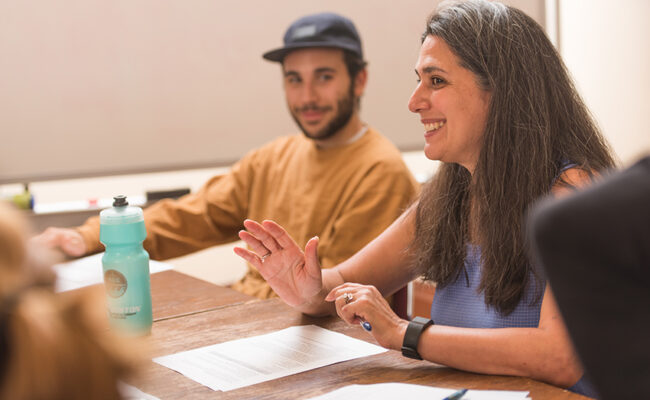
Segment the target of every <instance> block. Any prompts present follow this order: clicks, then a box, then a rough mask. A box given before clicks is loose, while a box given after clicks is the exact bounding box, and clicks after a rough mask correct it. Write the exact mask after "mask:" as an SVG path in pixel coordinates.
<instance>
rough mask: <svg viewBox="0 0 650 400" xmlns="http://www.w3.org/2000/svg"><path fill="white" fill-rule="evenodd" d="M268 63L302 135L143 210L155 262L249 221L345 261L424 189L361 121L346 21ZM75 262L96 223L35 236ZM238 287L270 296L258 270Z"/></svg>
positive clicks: (355, 47) (308, 21) (354, 51)
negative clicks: (278, 73)
mask: <svg viewBox="0 0 650 400" xmlns="http://www.w3.org/2000/svg"><path fill="white" fill-rule="evenodd" d="M264 58H265V59H267V60H270V61H274V62H279V63H281V65H282V72H283V79H284V90H285V95H286V99H287V105H288V107H289V111H290V113H291V115H292V116H293V118H294V120H295V121H296V123H297V124H298V126H299V127H300V129H301V130H302V133H303V135H294V136H290V137H282V138H279V139H277V140H275V141H273V142H271V143H268V144H266V145H265V146H263V147H261V148H259V149H257V150H253V151H252V152H250V153H248V154H247V155H246V156H245V157H244V158H243V159H241V160H240V161H239V162H238V163H236V164H235V165H234V166H233V167H232V169H231V171H230V172H229V173H227V174H225V175H221V176H216V177H214V178H212V179H210V180H209V181H208V182H207V183H206V184H205V185H204V186H203V187H202V188H201V189H200V190H199V191H198V192H197V193H192V194H189V195H187V196H184V197H182V198H180V199H179V200H177V201H172V200H162V201H160V202H158V203H156V204H154V205H152V206H151V207H149V208H148V209H146V210H145V224H146V226H147V233H148V235H147V239H146V240H145V242H144V246H145V248H146V249H147V251H148V252H149V254H150V255H151V257H152V258H153V259H167V258H173V257H178V256H181V255H184V254H187V253H190V252H193V251H197V250H200V249H204V248H207V247H210V246H214V245H218V244H223V243H227V242H232V241H236V240H238V236H237V235H238V232H239V231H240V230H241V229H243V221H244V220H245V219H247V218H249V219H253V220H263V219H273V220H275V221H277V222H278V223H280V224H281V225H283V226H284V227H285V228H286V229H287V230H288V231H289V232H290V233H291V235H292V236H293V237H294V238H296V241H297V242H298V244H299V245H300V246H303V247H304V245H305V244H306V243H307V241H308V240H309V239H310V238H312V237H313V236H319V237H320V247H319V255H320V256H319V257H320V261H321V264H322V265H323V267H324V268H327V267H331V266H334V265H336V264H337V263H339V262H341V261H343V260H345V259H346V258H348V257H350V256H351V255H352V254H354V253H355V252H356V251H357V250H359V249H360V248H361V247H363V246H364V245H365V244H366V243H368V242H369V241H370V240H372V239H373V238H374V237H375V236H377V235H378V234H379V233H380V232H382V231H383V230H384V229H385V228H386V227H387V226H388V225H389V224H390V223H391V222H392V221H393V220H394V219H395V218H396V217H397V216H398V215H399V214H400V213H401V212H402V211H403V210H404V209H405V208H406V207H407V206H408V204H409V203H410V202H411V201H412V200H413V198H414V196H415V194H416V192H417V183H416V182H415V180H414V179H413V177H412V176H411V174H410V172H409V171H408V169H407V167H406V166H405V164H404V163H403V161H402V158H401V155H400V153H399V151H398V150H397V149H396V148H395V147H394V146H393V145H392V144H391V143H390V142H389V141H388V140H387V139H385V138H384V137H383V136H381V135H380V134H379V133H377V132H376V131H375V130H373V129H372V128H369V127H368V126H366V125H365V124H364V123H363V122H362V121H361V119H360V116H359V108H360V97H361V96H362V94H363V92H364V89H365V85H366V80H367V76H368V75H367V70H366V67H365V64H366V63H365V62H364V61H363V53H362V48H361V40H360V38H359V35H358V33H357V31H356V28H355V27H354V25H353V24H352V22H351V21H349V20H348V19H346V18H344V17H341V16H339V15H336V14H332V13H322V14H315V15H309V16H306V17H303V18H301V19H299V20H297V21H296V22H294V23H293V24H292V25H291V26H290V27H289V29H288V30H287V32H286V34H285V36H284V46H283V47H282V48H279V49H276V50H273V51H269V52H267V53H265V54H264ZM38 239H39V240H42V241H44V242H46V243H48V244H50V245H51V246H58V247H60V248H61V249H62V250H63V251H64V252H65V253H67V254H68V255H72V256H81V255H84V254H90V253H95V252H99V251H101V250H102V245H101V243H99V220H98V218H91V219H89V220H88V221H87V222H86V223H85V224H84V225H83V226H81V227H78V228H76V229H58V228H48V229H47V230H46V231H45V232H43V233H42V234H41V235H39V237H38ZM233 287H234V288H235V289H237V290H239V291H242V292H244V293H247V294H250V295H254V296H257V297H260V298H267V297H270V296H272V295H273V291H272V290H271V289H270V287H269V286H268V285H267V284H266V282H265V281H264V280H263V278H262V277H261V275H260V274H259V273H258V272H257V271H256V270H255V269H254V268H253V267H252V266H249V270H248V272H247V273H246V275H245V277H244V278H243V279H242V280H241V281H239V282H237V283H235V284H234V285H233Z"/></svg>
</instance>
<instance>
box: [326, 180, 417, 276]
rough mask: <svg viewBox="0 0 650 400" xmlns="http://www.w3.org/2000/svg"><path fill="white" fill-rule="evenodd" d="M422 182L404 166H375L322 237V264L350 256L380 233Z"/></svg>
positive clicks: (404, 208)
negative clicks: (328, 231)
mask: <svg viewBox="0 0 650 400" xmlns="http://www.w3.org/2000/svg"><path fill="white" fill-rule="evenodd" d="M418 191H419V185H418V183H417V182H416V181H415V179H414V178H413V176H412V175H411V173H410V172H409V171H408V169H406V167H404V168H374V169H372V170H370V171H369V173H368V174H367V176H366V177H365V178H364V179H363V180H362V181H361V183H360V185H359V187H358V188H357V190H355V192H354V194H353V195H352V196H351V198H350V199H349V200H348V201H347V202H346V207H345V209H344V211H343V212H342V213H341V215H340V217H338V218H337V219H336V221H335V222H334V228H333V232H332V234H331V235H329V237H328V238H327V240H322V239H323V238H321V241H320V244H319V249H318V252H319V256H320V261H321V265H322V266H323V268H330V267H333V266H335V265H336V264H339V263H341V262H342V261H345V260H346V259H348V258H350V257H351V256H352V255H354V253H356V252H357V251H358V250H360V249H361V248H362V247H364V246H365V245H366V244H368V243H370V241H372V240H373V239H374V238H375V237H377V236H379V234H380V233H381V232H383V231H384V230H385V229H386V228H388V226H389V225H390V224H391V223H392V222H393V221H394V220H395V219H397V217H398V216H399V215H400V214H401V213H402V212H404V211H405V210H406V209H407V208H408V206H409V205H410V204H411V203H412V202H413V201H414V200H415V198H416V196H417V194H418Z"/></svg>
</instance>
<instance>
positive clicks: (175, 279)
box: [151, 270, 256, 321]
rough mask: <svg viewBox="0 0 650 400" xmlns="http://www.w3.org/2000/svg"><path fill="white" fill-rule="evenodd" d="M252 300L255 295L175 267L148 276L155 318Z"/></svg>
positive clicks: (174, 316)
mask: <svg viewBox="0 0 650 400" xmlns="http://www.w3.org/2000/svg"><path fill="white" fill-rule="evenodd" d="M251 300H256V298H255V297H252V296H248V295H246V294H243V293H240V292H237V291H235V290H232V289H229V288H226V287H223V286H217V285H214V284H212V283H210V282H206V281H202V280H200V279H196V278H193V277H191V276H189V275H186V274H183V273H180V272H177V271H174V270H168V271H163V272H158V273H156V274H152V275H151V303H152V307H153V320H154V321H161V320H164V319H169V318H176V317H180V316H183V315H189V314H195V313H200V312H204V311H210V310H215V309H218V308H221V307H224V306H227V305H233V304H239V303H243V302H246V301H251Z"/></svg>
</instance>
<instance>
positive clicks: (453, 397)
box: [442, 389, 467, 400]
mask: <svg viewBox="0 0 650 400" xmlns="http://www.w3.org/2000/svg"><path fill="white" fill-rule="evenodd" d="M465 393H467V389H460V390H457V391H455V392H454V393H452V394H450V395H449V396H447V397H445V398H444V399H442V400H459V399H460V398H461V397H463V396H464V395H465Z"/></svg>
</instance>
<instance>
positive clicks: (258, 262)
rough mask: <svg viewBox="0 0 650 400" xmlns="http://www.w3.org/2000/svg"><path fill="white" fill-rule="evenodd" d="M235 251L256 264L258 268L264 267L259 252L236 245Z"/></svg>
mask: <svg viewBox="0 0 650 400" xmlns="http://www.w3.org/2000/svg"><path fill="white" fill-rule="evenodd" d="M234 251H235V254H237V255H238V256H239V257H241V258H243V259H244V260H246V261H248V262H249V263H251V264H252V265H254V266H255V268H257V269H258V270H259V269H260V268H262V259H261V258H260V257H259V256H257V254H255V253H253V252H252V251H250V250H247V249H244V248H241V247H235V248H234Z"/></svg>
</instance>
